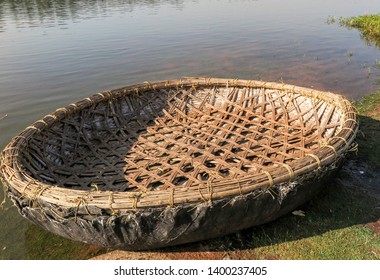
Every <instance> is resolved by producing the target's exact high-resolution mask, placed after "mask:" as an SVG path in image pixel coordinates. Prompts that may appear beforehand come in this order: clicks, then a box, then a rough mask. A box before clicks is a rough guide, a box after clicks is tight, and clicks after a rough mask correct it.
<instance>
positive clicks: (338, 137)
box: [330, 136, 349, 149]
mask: <svg viewBox="0 0 380 280" xmlns="http://www.w3.org/2000/svg"><path fill="white" fill-rule="evenodd" d="M333 139H339V140H342V141H343V142H344V143H345V148H346V149H347V148H348V146H349V144H348V142H347V140H346V139H344V138H343V137H340V136H334V137H332V138H331V140H333ZM331 140H330V141H331Z"/></svg>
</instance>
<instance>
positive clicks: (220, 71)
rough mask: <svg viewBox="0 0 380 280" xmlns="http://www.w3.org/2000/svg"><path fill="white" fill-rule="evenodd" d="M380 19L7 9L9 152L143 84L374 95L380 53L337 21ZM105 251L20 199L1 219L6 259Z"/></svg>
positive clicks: (338, 3)
mask: <svg viewBox="0 0 380 280" xmlns="http://www.w3.org/2000/svg"><path fill="white" fill-rule="evenodd" d="M378 12H380V1H378V0H331V1H321V0H177V1H176V0H151V1H147V0H145V1H143V0H140V1H134V0H129V1H127V0H92V1H90V0H86V1H84V0H83V1H79V0H70V1H69V0H56V1H54V0H39V1H37V0H17V1H16V0H0V149H2V148H3V147H4V146H5V145H6V144H7V143H8V142H9V141H10V139H11V137H12V136H14V135H16V134H17V133H18V132H20V131H21V130H22V129H23V128H24V127H26V126H28V125H29V124H31V123H32V122H34V121H35V120H37V119H40V118H41V117H42V116H44V115H46V114H48V113H49V112H51V111H53V110H54V109H56V108H58V107H62V106H65V105H67V104H69V103H72V102H73V101H76V100H79V99H82V98H84V97H87V96H89V95H92V94H94V93H97V92H100V91H103V90H106V89H111V88H116V87H121V86H124V85H128V84H132V83H138V82H143V81H150V80H160V79H175V78H180V77H182V76H208V77H226V78H241V79H259V80H265V81H275V82H279V81H283V82H284V83H288V84H296V85H300V86H306V87H312V88H315V89H320V90H328V91H333V92H337V93H341V94H343V95H345V96H347V97H349V98H352V99H356V98H359V97H361V96H365V95H367V94H369V93H371V92H373V91H375V90H376V89H377V88H378V86H379V84H378V77H379V71H380V69H379V65H380V53H379V50H378V49H377V47H376V46H371V45H368V44H367V43H366V42H365V41H364V40H362V39H361V37H360V34H359V32H358V31H357V30H348V29H346V28H344V27H341V26H339V24H338V23H337V22H335V23H331V19H334V18H335V19H338V18H339V17H340V16H344V17H347V16H354V15H362V14H368V13H378ZM328 19H329V20H330V24H328V23H327V21H328ZM4 116H6V117H5V118H3V119H2V117H4ZM0 199H1V200H2V199H3V196H2V194H1V195H0ZM98 252H99V248H95V247H93V246H86V245H80V244H78V243H74V242H71V241H66V240H64V239H62V238H59V237H56V236H53V235H52V234H50V233H47V232H45V231H43V230H40V229H39V228H37V227H35V226H34V225H32V224H31V223H29V222H28V221H26V220H24V219H23V218H22V217H21V216H20V215H19V214H18V213H17V211H16V209H15V207H13V206H11V202H9V201H8V202H7V204H6V205H5V208H4V209H3V210H0V259H27V258H86V257H88V256H89V255H92V254H96V253H98Z"/></svg>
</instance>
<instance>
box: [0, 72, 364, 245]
mask: <svg viewBox="0 0 380 280" xmlns="http://www.w3.org/2000/svg"><path fill="white" fill-rule="evenodd" d="M357 129H358V124H357V119H356V113H355V111H354V109H353V107H352V105H351V104H350V103H349V102H348V101H347V100H346V99H344V98H343V97H342V96H339V95H336V94H332V93H329V92H321V91H316V90H311V89H306V88H301V87H297V86H291V85H285V84H278V83H266V82H261V81H246V80H228V79H213V78H184V79H181V80H172V81H159V82H152V83H148V82H146V83H143V84H137V85H133V86H128V87H124V88H120V89H116V90H112V91H107V92H102V93H99V94H96V95H94V96H92V97H89V98H85V99H83V100H81V101H79V102H76V103H73V104H71V105H69V106H67V107H65V108H61V109H58V110H56V111H55V112H53V113H51V114H49V115H47V116H45V117H44V118H43V119H41V120H38V121H37V122H35V123H34V124H33V125H31V126H29V127H27V128H26V129H25V130H24V131H23V132H21V133H20V134H19V135H18V136H16V137H15V138H13V139H12V141H11V142H10V144H9V145H8V146H7V147H6V148H5V149H4V151H3V152H2V154H1V162H2V164H1V174H2V180H3V182H4V185H5V186H6V188H7V192H8V194H9V196H10V197H11V198H12V199H13V201H14V202H15V204H16V206H17V207H18V208H19V210H20V213H21V214H22V215H24V216H25V217H27V218H28V219H30V220H32V221H33V222H35V223H37V224H39V225H41V226H42V227H44V228H46V229H48V230H50V231H52V232H54V233H56V234H59V235H62V236H64V237H67V238H71V239H74V240H80V241H83V242H88V243H95V244H99V245H102V246H110V247H115V248H126V249H137V250H138V249H147V248H156V247H162V246H168V245H176V244H181V243H186V242H193V241H197V240H202V239H206V238H211V237H215V236H219V235H223V234H227V233H231V232H234V231H237V230H240V229H242V228H246V227H249V226H253V225H257V224H261V223H265V222H267V221H270V220H273V219H275V218H277V217H279V216H281V215H283V214H285V213H287V212H289V211H291V210H292V209H294V208H295V207H297V206H299V205H300V204H302V203H304V202H305V201H307V200H309V199H310V198H311V197H312V196H313V195H315V193H316V192H317V191H318V190H319V189H320V188H321V186H322V184H323V180H324V178H326V177H328V176H329V175H330V174H331V173H332V172H333V171H334V170H336V168H337V167H338V166H339V164H340V162H341V159H342V158H343V157H344V155H345V154H346V153H347V151H348V150H349V149H350V147H351V146H352V143H353V140H354V138H355V135H356V132H357Z"/></svg>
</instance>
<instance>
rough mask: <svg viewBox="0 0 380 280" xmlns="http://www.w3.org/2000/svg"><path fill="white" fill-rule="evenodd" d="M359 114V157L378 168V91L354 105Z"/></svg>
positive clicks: (379, 153) (379, 125) (379, 110)
mask: <svg viewBox="0 0 380 280" xmlns="http://www.w3.org/2000/svg"><path fill="white" fill-rule="evenodd" d="M355 105H356V108H357V110H358V113H359V121H360V127H361V129H360V133H359V134H358V137H357V142H358V143H359V156H361V157H362V158H365V159H367V160H370V161H371V162H372V163H373V164H375V165H376V166H377V167H378V168H380V124H379V121H380V91H378V92H377V93H375V94H372V95H369V96H366V97H363V98H362V99H360V100H358V101H357V102H356V103H355Z"/></svg>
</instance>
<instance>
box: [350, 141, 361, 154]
mask: <svg viewBox="0 0 380 280" xmlns="http://www.w3.org/2000/svg"><path fill="white" fill-rule="evenodd" d="M348 151H349V152H352V153H355V154H356V155H357V154H358V151H359V144H358V143H353V144H352V145H351V147H350V148H349V149H348Z"/></svg>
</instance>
